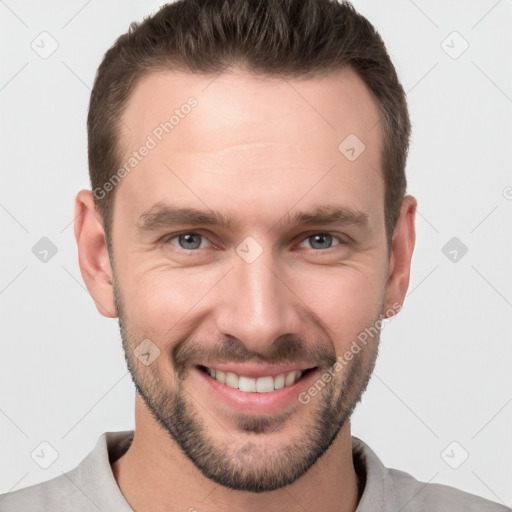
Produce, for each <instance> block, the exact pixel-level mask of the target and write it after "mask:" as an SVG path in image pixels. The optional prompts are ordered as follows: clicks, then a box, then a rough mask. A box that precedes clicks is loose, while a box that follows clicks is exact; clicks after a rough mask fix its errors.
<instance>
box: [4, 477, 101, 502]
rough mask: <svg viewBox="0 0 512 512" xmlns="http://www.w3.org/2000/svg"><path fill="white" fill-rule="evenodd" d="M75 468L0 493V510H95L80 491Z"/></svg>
mask: <svg viewBox="0 0 512 512" xmlns="http://www.w3.org/2000/svg"><path fill="white" fill-rule="evenodd" d="M77 477H78V475H77V474H76V470H72V471H70V472H68V473H64V474H62V475H60V476H57V477H55V478H52V479H51V480H47V481H46V482H42V483H39V484H35V485H31V486H29V487H25V488H24V489H19V490H17V491H12V492H9V493H6V494H1V495H0V512H28V511H30V512H43V511H48V510H51V511H52V512H64V511H67V510H69V505H70V504H73V509H74V510H75V511H77V512H78V511H79V512H82V511H89V510H91V511H92V510H95V511H96V510H97V509H96V508H95V507H94V505H93V504H92V503H91V502H90V501H89V500H88V499H87V497H86V496H85V495H84V494H83V493H82V492H81V490H80V484H79V482H75V480H76V478H77Z"/></svg>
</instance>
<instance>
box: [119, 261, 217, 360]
mask: <svg viewBox="0 0 512 512" xmlns="http://www.w3.org/2000/svg"><path fill="white" fill-rule="evenodd" d="M134 268H136V267H135V266H134ZM126 276H129V277H128V278H127V277H126ZM218 280H219V276H218V275H217V273H216V272H213V271H209V272H205V271H204V270H203V271H202V272H200V271H198V270H196V271H190V269H188V270H186V269H169V268H161V269H151V270H149V269H144V270H143V271H139V272H137V273H134V272H133V271H132V272H131V273H130V272H126V273H125V274H124V277H123V278H122V283H123V288H122V289H123V299H124V304H125V315H126V317H127V319H126V321H127V325H128V326H129V327H130V330H131V332H133V333H137V336H138V337H141V336H142V337H143V338H149V339H151V340H152V341H154V342H155V343H157V344H158V345H159V347H160V348H161V349H166V350H167V349H169V348H172V346H173V345H174V344H175V343H177V342H178V341H180V340H181V339H182V338H183V336H188V335H190V332H191V330H192V329H193V327H194V326H196V327H197V324H198V319H197V313H198V312H200V311H201V304H202V301H203V300H204V298H205V295H207V293H208V291H209V290H211V289H213V288H214V286H215V283H216V282H217V281H218Z"/></svg>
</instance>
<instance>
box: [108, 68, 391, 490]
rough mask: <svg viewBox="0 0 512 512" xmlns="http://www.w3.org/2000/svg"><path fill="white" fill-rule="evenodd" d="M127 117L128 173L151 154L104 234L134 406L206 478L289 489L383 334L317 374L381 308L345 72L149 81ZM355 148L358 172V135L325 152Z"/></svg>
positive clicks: (375, 225) (380, 229)
mask: <svg viewBox="0 0 512 512" xmlns="http://www.w3.org/2000/svg"><path fill="white" fill-rule="evenodd" d="M212 80H213V81H212ZM190 97H194V98H195V100H196V101H197V103H196V104H195V106H193V107H191V108H182V106H183V105H185V104H187V100H188V99H189V98H190ZM176 109H178V110H179V114H176V115H177V117H178V118H179V121H178V122H176V118H175V119H174V120H173V125H174V127H173V128H172V130H170V129H169V126H167V130H168V131H169V133H166V132H165V130H163V128H162V127H161V125H160V123H165V122H166V121H168V120H169V117H170V116H171V115H172V114H173V113H174V111H175V110H176ZM122 120H123V124H122V128H121V141H120V145H121V147H122V148H123V150H124V151H125V153H124V156H125V158H124V160H123V163H124V162H127V161H128V159H129V158H130V157H131V156H132V152H133V151H138V150H139V148H140V147H141V146H143V145H145V144H146V145H147V147H149V148H150V149H149V151H147V155H146V156H144V157H143V158H140V161H138V163H137V165H136V166H135V167H133V168H132V169H131V170H130V172H129V173H127V175H126V176H125V177H124V178H123V179H122V181H121V183H120V184H119V185H118V186H117V187H116V190H115V203H114V215H113V219H114V220H113V230H112V245H113V264H114V265H115V268H114V270H115V273H114V287H115V296H116V305H117V311H118V314H119V319H120V324H121V329H122V336H123V343H124V347H125V351H126V358H127V361H128V365H129V368H130V371H131V373H132V376H133V379H134V382H135V384H136V386H137V389H138V392H139V393H140V395H141V396H142V397H143V398H144V401H145V403H146V405H147V407H148V410H150V411H151V412H152V414H153V415H154V417H155V418H156V420H158V422H159V423H160V425H161V426H162V427H163V428H164V429H165V430H166V431H168V432H169V434H170V435H171V436H172V438H173V439H174V440H175V441H176V442H177V443H178V444H179V446H180V447H181V448H182V449H183V451H184V452H185V453H186V455H187V456H188V457H189V458H190V459H191V460H192V461H193V462H194V463H195V464H196V466H197V467H198V468H199V469H200V470H201V471H202V472H203V473H204V474H205V475H206V476H207V477H209V478H211V479H213V480H215V481H216V482H218V483H221V484H222V485H225V486H227V487H232V488H236V489H243V490H250V491H267V490H272V489H276V488H279V487H281V486H283V485H286V484H288V483H291V482H293V481H294V480H296V479H297V478H298V477H300V476H301V475H302V474H304V473H305V472H306V471H307V470H308V469H309V468H310V467H311V466H312V465H313V464H314V463H315V461H316V460H318V458H319V457H320V456H321V455H322V454H323V453H325V451H326V450H327V448H328V447H329V446H330V444H331V443H332V442H333V440H334V438H335V437H336V435H337V434H338V432H339V431H340V429H341V428H342V427H343V426H344V425H345V426H346V425H347V419H348V418H349V417H350V415H351V413H352V411H353V409H354V407H355V405H356V403H357V402H358V401H359V399H360V397H361V395H362V393H363V391H364V389H365V387H366V385H367V383H368V380H369V378H370V374H371V372H372V369H373V366H374V363H375V358H376V356H377V349H378V335H377V336H374V337H373V338H371V337H370V338H369V340H368V343H367V344H366V345H364V346H362V350H361V351H360V352H359V353H358V354H356V355H354V357H353V359H351V360H350V361H345V362H346V364H345V365H344V367H343V369H342V370H341V371H337V372H335V373H334V377H333V378H332V379H331V380H330V382H328V383H325V381H322V376H323V375H325V374H326V373H327V371H328V369H329V367H331V366H332V365H333V364H334V363H335V362H336V358H337V357H343V354H344V353H345V352H346V351H347V350H348V349H349V347H350V344H351V342H352V341H353V340H355V339H357V337H358V335H359V334H360V333H361V332H363V331H364V330H365V329H366V328H369V327H372V326H374V324H375V322H376V321H377V320H378V319H379V315H380V314H381V313H383V312H384V311H385V310H386V308H388V307H389V304H388V302H389V297H386V283H387V279H388V266H389V258H388V254H389V253H388V246H387V243H386V233H385V222H384V183H383V180H382V177H381V175H380V173H381V172H382V170H381V169H382V167H381V161H380V152H381V144H382V141H381V137H382V133H381V130H380V125H379V124H378V121H379V114H378V110H377V106H376V103H375V101H374V100H373V99H372V97H371V96H370V93H369V92H368V90H367V89H366V87H365V86H364V84H363V82H362V81H361V80H360V79H359V78H358V77H357V76H356V74H355V73H353V72H352V71H350V70H348V69H345V70H342V71H339V72H336V73H333V74H330V75H328V76H327V75H326V76H324V77H315V78H309V79H307V80H291V79H289V80H283V79H280V78H263V77H256V76H253V75H250V74H244V73H242V72H236V73H235V72H232V73H230V74H222V75H220V76H218V77H217V78H215V79H213V77H211V76H210V77H205V76H201V75H193V74H181V73H171V72H161V73H153V74H150V75H148V76H146V77H145V78H144V79H143V80H142V81H141V82H140V83H139V84H138V85H137V87H136V89H135V91H134V93H133V95H132V96H131V98H130V100H129V102H128V105H127V109H126V111H125V112H124V114H123V117H122ZM159 126H160V130H159V129H158V127H159ZM350 134H354V135H355V136H357V138H358V139H360V141H362V143H364V145H365V149H364V151H363V152H362V153H361V154H360V155H359V156H358V157H357V158H356V159H355V160H354V159H353V156H354V154H355V155H356V156H357V155H358V153H359V152H360V151H361V149H362V146H360V145H354V140H355V141H357V139H354V138H353V136H352V138H351V139H348V141H349V143H348V146H349V147H348V148H347V147H345V146H343V148H344V149H343V151H340V149H339V148H338V146H339V145H340V143H341V142H342V141H344V139H346V137H347V136H349V135H350ZM148 136H150V138H151V140H152V141H153V142H150V141H149V139H148ZM159 139H161V140H159ZM350 142H351V143H350ZM153 143H154V144H153ZM350 147H354V151H351V149H350ZM143 152H144V153H145V151H143ZM139 156H140V152H139ZM347 156H349V157H350V158H348V157H347ZM171 208H172V209H190V210H192V209H194V210H200V211H202V212H204V213H205V214H206V215H210V216H213V214H214V213H215V214H218V215H217V216H218V217H221V216H222V217H223V218H224V219H229V220H230V221H231V225H230V226H226V225H222V224H216V223H211V222H209V221H207V220H206V219H205V218H203V219H201V218H200V219H198V220H197V223H194V222H193V220H191V219H190V218H189V219H188V220H187V219H185V218H183V219H182V218H181V217H182V215H180V214H173V213H172V212H171V210H170V209H171ZM335 211H337V215H334V216H333V217H332V219H331V221H330V222H327V219H325V218H323V219H322V218H320V217H319V216H318V217H317V218H314V216H315V215H316V214H318V213H324V214H326V215H329V214H331V213H333V212H335ZM181 213H182V214H183V211H182V212H181ZM306 214H307V215H306ZM143 340H146V341H144V343H143V344H142V345H140V344H141V343H142V342H143ZM147 340H150V342H148V341H147ZM141 352H143V353H145V354H146V355H144V356H141V354H140V353H141ZM137 355H139V357H140V358H139V357H137ZM156 355H158V357H156V358H155V359H154V360H152V359H153V358H154V357H155V356H156ZM151 360H152V362H150V364H148V362H149V361H151ZM208 369H210V370H212V369H214V370H216V377H215V378H213V377H212V376H211V375H210V374H209V373H208ZM294 371H296V372H297V373H295V374H294V373H293V372H294ZM299 372H301V373H300V374H299ZM210 373H211V372H210ZM231 374H234V375H231ZM226 375H227V376H226ZM283 375H284V377H283ZM279 376H280V377H279ZM299 376H300V377H299ZM297 378H298V380H296V379H297ZM218 379H219V380H218ZM283 380H285V383H286V384H288V385H285V386H284V387H282V386H283ZM222 381H224V383H223V382H222ZM226 381H227V383H226ZM319 381H320V383H321V384H324V385H323V386H319V385H318V382H319ZM315 383H317V389H319V388H321V390H320V391H319V392H318V393H317V394H315V396H310V394H308V396H309V397H310V400H309V402H308V403H306V404H304V403H301V401H299V400H298V397H299V394H300V393H307V392H308V389H309V388H311V386H314V385H315ZM237 384H238V385H239V386H240V388H243V389H248V390H251V389H252V390H253V391H242V390H240V389H235V388H234V387H232V386H236V385H237ZM254 386H257V388H256V389H259V390H260V392H258V391H254ZM274 388H280V389H274ZM271 389H274V390H273V391H270V390H271ZM302 396H304V395H302ZM302 402H304V400H302Z"/></svg>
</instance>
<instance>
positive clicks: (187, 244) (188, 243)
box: [179, 233, 201, 249]
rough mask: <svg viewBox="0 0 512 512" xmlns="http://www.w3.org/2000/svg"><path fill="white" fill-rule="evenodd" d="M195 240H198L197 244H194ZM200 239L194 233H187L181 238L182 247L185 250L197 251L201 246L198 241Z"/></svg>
mask: <svg viewBox="0 0 512 512" xmlns="http://www.w3.org/2000/svg"><path fill="white" fill-rule="evenodd" d="M194 238H196V241H195V242H194ZM198 238H199V236H198V235H194V234H192V233H186V234H184V235H181V236H180V238H179V240H180V245H181V246H182V247H183V248H184V249H197V248H198V247H199V246H200V245H201V242H200V241H199V240H198ZM182 242H183V243H182Z"/></svg>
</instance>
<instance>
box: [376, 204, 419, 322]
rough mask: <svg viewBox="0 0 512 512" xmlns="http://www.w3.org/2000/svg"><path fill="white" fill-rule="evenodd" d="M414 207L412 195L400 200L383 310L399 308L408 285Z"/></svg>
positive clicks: (413, 233) (413, 234)
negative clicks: (400, 204)
mask: <svg viewBox="0 0 512 512" xmlns="http://www.w3.org/2000/svg"><path fill="white" fill-rule="evenodd" d="M416 208H417V201H416V199H415V198H414V197H412V196H406V197H405V198H404V200H403V201H402V206H401V209H400V216H399V218H398V220H397V223H396V226H395V231H394V233H393V238H392V241H391V256H390V258H389V268H388V283H387V292H386V301H385V308H384V310H385V312H389V311H397V310H399V309H400V307H401V305H402V304H403V303H404V300H405V295H406V293H407V289H408V287H409V278H410V273H411V259H412V254H413V251H414V244H415V242H416V230H415V225H414V223H415V216H416ZM397 305H400V307H397ZM397 312H398V311H397ZM386 316H388V317H389V316H393V314H387V315H386Z"/></svg>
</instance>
